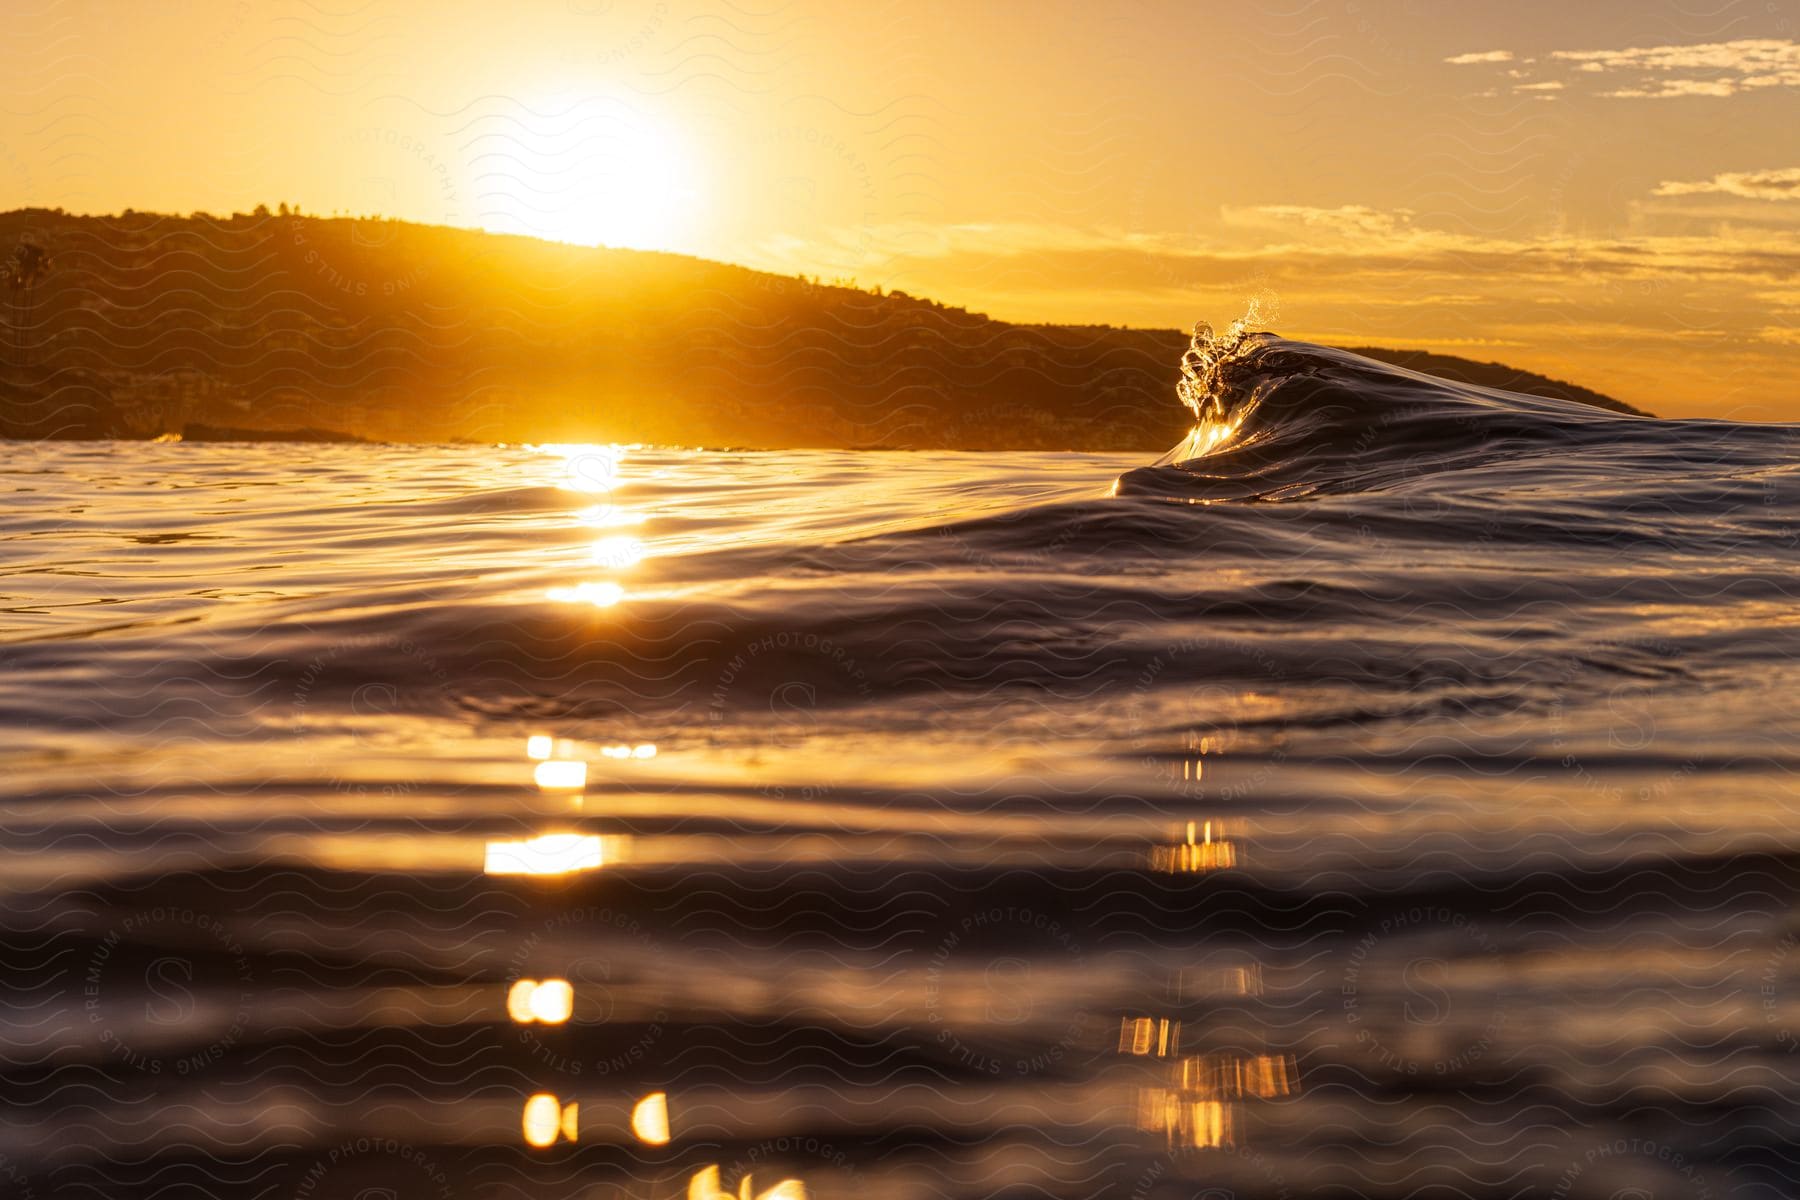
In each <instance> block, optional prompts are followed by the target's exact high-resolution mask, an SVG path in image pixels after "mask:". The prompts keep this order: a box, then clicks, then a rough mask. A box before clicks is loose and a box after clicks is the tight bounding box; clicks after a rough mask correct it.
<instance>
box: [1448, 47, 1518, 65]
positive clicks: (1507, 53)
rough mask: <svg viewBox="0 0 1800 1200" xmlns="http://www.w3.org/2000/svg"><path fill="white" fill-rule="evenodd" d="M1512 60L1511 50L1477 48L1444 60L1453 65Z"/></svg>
mask: <svg viewBox="0 0 1800 1200" xmlns="http://www.w3.org/2000/svg"><path fill="white" fill-rule="evenodd" d="M1512 60H1513V53H1512V51H1511V50H1477V51H1475V52H1473V53H1471V54H1458V55H1456V56H1455V57H1453V58H1446V59H1445V60H1444V61H1445V62H1447V63H1449V64H1451V65H1452V66H1457V67H1466V66H1469V65H1470V64H1472V63H1503V62H1511V61H1512Z"/></svg>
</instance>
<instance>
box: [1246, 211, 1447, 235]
mask: <svg viewBox="0 0 1800 1200" xmlns="http://www.w3.org/2000/svg"><path fill="white" fill-rule="evenodd" d="M1412 215H1413V214H1412V210H1411V209H1405V208H1398V209H1391V210H1385V211H1384V210H1381V209H1375V208H1367V207H1364V206H1363V205H1358V204H1346V205H1342V206H1340V207H1338V208H1314V207H1311V206H1308V205H1304V204H1261V205H1255V206H1251V207H1244V208H1239V207H1236V206H1233V205H1226V206H1225V207H1223V208H1221V209H1220V210H1219V216H1220V219H1221V220H1223V221H1224V223H1225V224H1226V225H1228V226H1231V227H1233V228H1237V229H1263V230H1267V229H1281V228H1284V227H1289V228H1291V227H1292V226H1294V225H1301V226H1305V227H1306V228H1308V229H1316V230H1325V231H1329V232H1331V233H1337V234H1343V235H1346V236H1357V235H1360V236H1389V235H1391V234H1393V233H1395V232H1396V231H1397V230H1399V229H1400V227H1401V226H1402V225H1404V224H1406V223H1407V222H1409V221H1410V220H1411V218H1412Z"/></svg>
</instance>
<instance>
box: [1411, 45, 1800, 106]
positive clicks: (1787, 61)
mask: <svg viewBox="0 0 1800 1200" xmlns="http://www.w3.org/2000/svg"><path fill="white" fill-rule="evenodd" d="M1444 61H1446V62H1452V63H1492V64H1502V63H1512V62H1515V61H1516V62H1518V64H1519V65H1518V66H1512V67H1507V68H1506V70H1505V75H1506V76H1507V77H1508V78H1511V79H1531V78H1533V77H1534V76H1538V75H1541V74H1543V69H1544V68H1546V67H1549V68H1561V69H1562V70H1563V71H1564V72H1567V73H1568V74H1569V76H1570V80H1571V81H1572V82H1574V83H1580V82H1583V81H1585V80H1590V79H1592V78H1593V77H1594V76H1597V75H1604V76H1607V80H1606V82H1607V83H1609V84H1611V88H1610V90H1608V91H1604V92H1601V93H1600V95H1602V96H1608V97H1612V98H1614V99H1621V100H1666V99H1674V98H1678V97H1684V96H1706V97H1715V98H1716V97H1724V96H1735V95H1738V94H1740V93H1742V92H1749V91H1757V90H1760V89H1764V88H1800V42H1796V41H1793V40H1792V39H1790V38H1740V39H1738V40H1736V41H1731V42H1696V43H1693V44H1692V45H1686V46H1674V45H1670V46H1628V47H1625V48H1623V49H1617V50H1554V51H1551V53H1550V55H1549V57H1548V59H1547V60H1546V61H1545V62H1543V63H1538V62H1537V60H1535V59H1529V58H1527V59H1517V60H1515V59H1514V58H1513V56H1512V53H1511V52H1510V51H1506V50H1490V51H1486V52H1483V53H1479V54H1459V55H1457V56H1456V57H1455V58H1450V59H1445V60H1444ZM1533 64H1536V65H1535V66H1534V65H1533ZM1527 68H1529V69H1527ZM1569 86H1571V84H1570V83H1565V82H1562V81H1559V80H1554V79H1546V80H1544V81H1542V82H1540V83H1529V84H1522V85H1520V86H1518V87H1516V88H1515V89H1514V90H1515V91H1540V92H1550V91H1561V90H1564V89H1565V88H1567V87H1569Z"/></svg>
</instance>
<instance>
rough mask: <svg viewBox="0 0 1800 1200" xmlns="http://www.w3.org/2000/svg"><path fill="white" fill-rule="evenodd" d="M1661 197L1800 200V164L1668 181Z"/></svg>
mask: <svg viewBox="0 0 1800 1200" xmlns="http://www.w3.org/2000/svg"><path fill="white" fill-rule="evenodd" d="M1652 194H1653V195H1657V196H1706V195H1717V196H1741V197H1743V198H1744V199H1746V200H1800V167H1783V168H1781V169H1780V170H1774V171H1725V172H1723V173H1721V174H1718V175H1714V176H1713V177H1712V178H1711V179H1698V180H1691V181H1687V182H1682V181H1680V180H1668V181H1665V182H1663V183H1659V184H1657V185H1656V191H1655V192H1654V193H1652Z"/></svg>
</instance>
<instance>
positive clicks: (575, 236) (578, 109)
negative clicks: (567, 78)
mask: <svg viewBox="0 0 1800 1200" xmlns="http://www.w3.org/2000/svg"><path fill="white" fill-rule="evenodd" d="M512 116H513V117H514V118H515V119H514V120H510V121H508V123H507V124H506V126H505V129H504V132H495V133H493V134H491V135H488V136H484V138H483V139H482V145H481V147H480V157H479V158H478V160H477V164H476V165H477V169H478V191H479V194H480V197H481V206H482V212H483V215H484V219H483V222H482V224H483V225H484V226H486V227H487V228H489V229H493V230H495V231H496V232H505V233H524V234H529V235H531V236H533V237H541V238H550V239H552V240H555V241H561V242H573V243H575V244H578V245H584V246H593V245H605V246H624V247H630V248H632V249H640V250H660V249H670V248H672V247H673V246H674V245H676V244H677V242H678V240H679V239H680V238H681V236H682V235H683V234H684V233H686V232H687V230H688V227H689V225H690V223H691V221H692V218H693V215H694V211H695V209H696V207H697V205H698V199H699V192H698V187H697V182H696V179H695V173H694V166H693V157H692V155H691V153H690V152H689V149H688V147H687V146H686V145H685V144H684V142H683V140H682V138H681V137H680V135H679V133H678V131H676V130H675V129H673V128H672V127H671V126H670V125H669V124H668V123H667V122H665V121H661V120H659V119H657V118H656V117H654V116H653V115H651V114H649V113H646V112H643V111H642V110H640V109H637V108H634V107H632V106H630V105H627V104H623V103H620V102H618V101H614V100H609V99H605V98H602V97H592V96H589V97H583V96H576V95H568V94H563V95H556V96H551V97H548V98H545V99H540V100H537V101H534V102H532V103H529V104H521V105H520V106H519V108H518V109H517V110H516V112H515V113H513V114H512Z"/></svg>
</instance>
